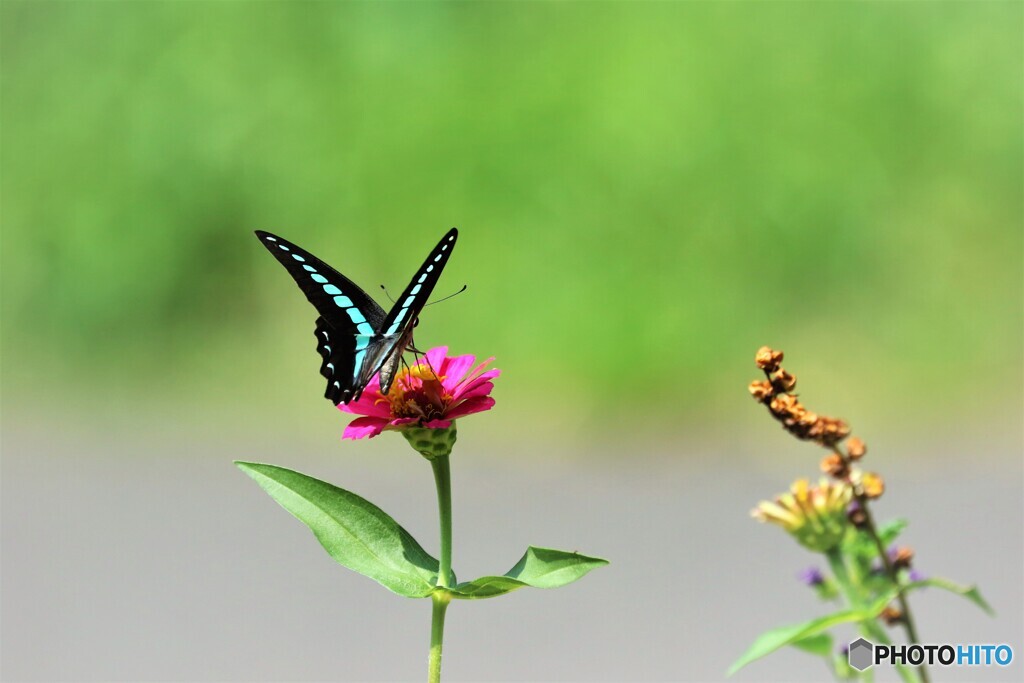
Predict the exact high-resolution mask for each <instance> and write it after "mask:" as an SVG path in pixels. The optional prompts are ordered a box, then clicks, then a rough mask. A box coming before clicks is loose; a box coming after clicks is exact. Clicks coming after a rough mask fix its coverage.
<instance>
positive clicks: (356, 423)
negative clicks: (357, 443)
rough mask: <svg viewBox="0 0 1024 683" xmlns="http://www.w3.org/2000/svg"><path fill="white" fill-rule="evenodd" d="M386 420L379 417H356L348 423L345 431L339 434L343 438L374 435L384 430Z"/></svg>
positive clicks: (360, 437)
mask: <svg viewBox="0 0 1024 683" xmlns="http://www.w3.org/2000/svg"><path fill="white" fill-rule="evenodd" d="M385 425H387V420H382V419H380V418H379V417H357V418H356V419H354V420H352V421H351V422H349V423H348V426H347V427H345V432H344V433H343V434H342V435H341V438H343V439H362V438H365V437H371V438H372V437H374V436H377V435H378V434H380V433H381V432H382V431H384V426H385Z"/></svg>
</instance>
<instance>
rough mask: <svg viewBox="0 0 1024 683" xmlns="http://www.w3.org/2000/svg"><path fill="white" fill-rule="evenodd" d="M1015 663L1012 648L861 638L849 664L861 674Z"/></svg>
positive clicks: (854, 643) (850, 656)
mask: <svg viewBox="0 0 1024 683" xmlns="http://www.w3.org/2000/svg"><path fill="white" fill-rule="evenodd" d="M1012 661H1013V648H1012V647H1010V646H1009V645H990V644H987V645H949V644H947V645H875V644H874V643H872V642H870V641H867V640H864V639H863V638H858V639H857V640H855V641H853V642H852V643H850V654H849V662H850V666H852V667H853V668H854V669H856V670H857V671H864V670H865V669H870V668H871V667H873V666H875V665H877V664H888V665H889V666H893V665H895V664H903V665H907V666H920V665H921V664H926V665H928V666H1007V665H1008V664H1009V663H1010V662H1012Z"/></svg>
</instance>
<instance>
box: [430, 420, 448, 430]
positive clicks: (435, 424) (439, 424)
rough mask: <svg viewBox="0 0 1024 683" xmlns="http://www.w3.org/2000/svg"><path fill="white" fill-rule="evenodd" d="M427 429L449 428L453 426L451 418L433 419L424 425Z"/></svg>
mask: <svg viewBox="0 0 1024 683" xmlns="http://www.w3.org/2000/svg"><path fill="white" fill-rule="evenodd" d="M423 426H424V427H426V428H427V429H448V428H449V427H451V426H452V421H451V420H431V421H430V422H428V423H426V424H425V425H423Z"/></svg>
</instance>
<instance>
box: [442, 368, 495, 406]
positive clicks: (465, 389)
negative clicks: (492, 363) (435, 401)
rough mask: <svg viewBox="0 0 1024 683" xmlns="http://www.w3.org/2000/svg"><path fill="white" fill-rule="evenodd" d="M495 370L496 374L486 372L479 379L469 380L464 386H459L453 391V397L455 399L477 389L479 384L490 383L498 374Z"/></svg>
mask: <svg viewBox="0 0 1024 683" xmlns="http://www.w3.org/2000/svg"><path fill="white" fill-rule="evenodd" d="M493 372H494V373H495V374H491V373H490V372H485V373H484V374H483V375H481V376H480V377H478V378H477V379H474V380H470V381H469V382H466V383H465V384H463V385H462V386H460V387H457V388H456V390H455V391H453V392H452V397H453V398H455V399H458V398H459V396H463V395H465V394H467V393H469V392H471V391H473V390H474V389H476V388H477V387H479V386H482V385H484V384H490V383H491V380H492V379H493V378H494V377H496V376H497V374H496V373H497V372H498V371H497V370H494V371H493Z"/></svg>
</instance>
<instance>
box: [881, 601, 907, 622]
mask: <svg viewBox="0 0 1024 683" xmlns="http://www.w3.org/2000/svg"><path fill="white" fill-rule="evenodd" d="M879 616H880V617H881V618H882V621H884V622H885V623H886V625H887V626H895V625H896V624H898V623H900V622H901V621H903V612H901V611H900V608H899V607H896V606H895V605H889V606H888V607H886V608H885V609H884V610H882V613H881V614H880V615H879Z"/></svg>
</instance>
